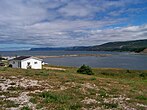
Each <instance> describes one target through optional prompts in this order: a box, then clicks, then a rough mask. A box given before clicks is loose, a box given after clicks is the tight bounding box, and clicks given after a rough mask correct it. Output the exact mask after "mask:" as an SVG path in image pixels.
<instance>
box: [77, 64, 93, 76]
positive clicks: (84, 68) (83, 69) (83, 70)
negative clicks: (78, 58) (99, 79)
mask: <svg viewBox="0 0 147 110" xmlns="http://www.w3.org/2000/svg"><path fill="white" fill-rule="evenodd" d="M77 72H78V73H81V74H87V75H94V73H93V72H92V69H91V67H89V66H86V65H82V66H81V67H80V68H79V69H78V70H77Z"/></svg>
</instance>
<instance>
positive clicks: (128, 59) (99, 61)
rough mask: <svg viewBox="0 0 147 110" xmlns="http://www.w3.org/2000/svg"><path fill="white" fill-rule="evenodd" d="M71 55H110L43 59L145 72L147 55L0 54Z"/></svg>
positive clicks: (92, 52)
mask: <svg viewBox="0 0 147 110" xmlns="http://www.w3.org/2000/svg"><path fill="white" fill-rule="evenodd" d="M72 54H111V55H112V56H107V57H95V56H86V57H64V58H45V59H44V61H45V62H46V63H49V64H51V65H60V66H74V67H79V66H81V65H82V64H86V65H89V66H92V67H103V68H107V67H109V68H126V69H135V70H147V55H135V54H131V53H126V52H96V51H15V52H0V55H3V56H14V55H32V56H39V55H40V56H47V55H48V56H61V55H72Z"/></svg>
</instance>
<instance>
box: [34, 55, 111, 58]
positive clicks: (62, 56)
mask: <svg viewBox="0 0 147 110" xmlns="http://www.w3.org/2000/svg"><path fill="white" fill-rule="evenodd" d="M86 56H95V57H108V56H112V54H71V55H61V56H35V57H37V58H42V59H44V58H64V57H86Z"/></svg>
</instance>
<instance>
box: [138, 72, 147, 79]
mask: <svg viewBox="0 0 147 110" xmlns="http://www.w3.org/2000/svg"><path fill="white" fill-rule="evenodd" d="M139 76H140V77H142V78H146V77H147V73H141V74H140V75H139Z"/></svg>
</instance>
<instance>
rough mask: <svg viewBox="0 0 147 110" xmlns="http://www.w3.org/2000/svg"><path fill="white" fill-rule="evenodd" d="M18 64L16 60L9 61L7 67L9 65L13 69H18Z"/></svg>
mask: <svg viewBox="0 0 147 110" xmlns="http://www.w3.org/2000/svg"><path fill="white" fill-rule="evenodd" d="M19 63H20V61H17V60H11V61H9V65H10V64H11V65H12V67H13V68H20V67H19Z"/></svg>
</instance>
